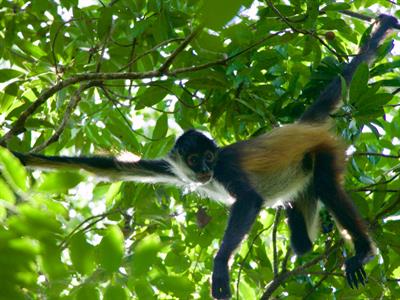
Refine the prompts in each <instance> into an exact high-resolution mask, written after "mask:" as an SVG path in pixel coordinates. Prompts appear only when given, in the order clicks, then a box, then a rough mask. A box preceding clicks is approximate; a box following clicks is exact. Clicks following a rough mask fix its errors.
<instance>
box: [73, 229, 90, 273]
mask: <svg viewBox="0 0 400 300" xmlns="http://www.w3.org/2000/svg"><path fill="white" fill-rule="evenodd" d="M69 254H70V257H71V261H72V264H73V266H74V267H75V269H76V270H77V271H78V272H79V273H81V274H84V275H89V274H90V273H91V272H92V271H93V268H94V247H93V246H92V245H90V244H89V243H88V242H87V241H86V236H85V234H84V233H82V232H79V233H76V234H74V236H73V237H72V238H71V240H70V243H69Z"/></svg>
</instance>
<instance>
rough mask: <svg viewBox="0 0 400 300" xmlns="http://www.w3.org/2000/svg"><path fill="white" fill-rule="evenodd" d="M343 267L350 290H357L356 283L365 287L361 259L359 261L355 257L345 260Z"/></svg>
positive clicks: (358, 257) (358, 258)
mask: <svg viewBox="0 0 400 300" xmlns="http://www.w3.org/2000/svg"><path fill="white" fill-rule="evenodd" d="M344 265H345V269H346V278H347V282H348V283H349V285H350V287H351V288H352V289H354V287H355V288H356V289H357V288H358V283H361V284H362V285H365V283H366V281H367V274H366V273H365V271H364V267H363V259H361V258H360V256H358V255H355V256H353V257H350V258H349V259H346V261H345V263H344Z"/></svg>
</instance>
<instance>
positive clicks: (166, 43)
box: [118, 38, 184, 72]
mask: <svg viewBox="0 0 400 300" xmlns="http://www.w3.org/2000/svg"><path fill="white" fill-rule="evenodd" d="M183 40H184V39H183V38H172V39H169V40H165V41H162V42H161V43H159V44H157V45H155V46H154V47H153V48H151V49H149V50H147V51H145V52H143V53H141V54H139V55H138V56H136V57H134V58H132V60H131V61H129V62H128V63H127V64H126V65H125V66H123V67H122V68H120V69H119V70H118V72H121V71H123V70H125V69H127V68H128V67H130V66H131V65H133V64H134V63H135V62H137V61H138V60H139V59H141V58H142V57H144V56H146V55H148V54H150V53H152V52H154V51H156V50H157V49H158V48H161V47H163V46H165V45H168V44H170V43H173V42H179V41H183Z"/></svg>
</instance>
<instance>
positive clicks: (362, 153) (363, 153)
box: [353, 152, 400, 159]
mask: <svg viewBox="0 0 400 300" xmlns="http://www.w3.org/2000/svg"><path fill="white" fill-rule="evenodd" d="M353 156H381V157H385V158H395V159H397V158H400V155H389V154H383V153H377V152H355V153H353Z"/></svg>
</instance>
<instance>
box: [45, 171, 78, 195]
mask: <svg viewBox="0 0 400 300" xmlns="http://www.w3.org/2000/svg"><path fill="white" fill-rule="evenodd" d="M84 179H85V176H83V175H82V174H79V173H78V172H52V173H49V174H46V175H44V176H43V181H42V182H41V183H40V185H39V186H38V190H39V191H42V192H49V193H66V192H67V191H68V190H69V189H71V188H73V187H75V186H76V185H78V184H79V183H80V182H81V181H82V180H84Z"/></svg>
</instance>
